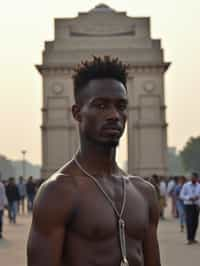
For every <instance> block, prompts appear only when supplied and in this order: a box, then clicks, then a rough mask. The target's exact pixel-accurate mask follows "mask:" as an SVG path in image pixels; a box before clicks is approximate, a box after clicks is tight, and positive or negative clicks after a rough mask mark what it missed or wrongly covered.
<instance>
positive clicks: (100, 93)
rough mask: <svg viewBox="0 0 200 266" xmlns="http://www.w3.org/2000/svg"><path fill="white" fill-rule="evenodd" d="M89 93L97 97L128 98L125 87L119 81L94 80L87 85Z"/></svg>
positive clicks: (108, 79)
mask: <svg viewBox="0 0 200 266" xmlns="http://www.w3.org/2000/svg"><path fill="white" fill-rule="evenodd" d="M86 90H87V93H89V94H90V95H91V96H97V97H119V96H120V97H123V98H124V97H126V96H127V91H126V88H125V86H124V85H123V84H122V83H121V82H120V81H118V80H115V79H111V78H106V79H94V80H91V81H90V82H89V83H88V85H87V89H86Z"/></svg>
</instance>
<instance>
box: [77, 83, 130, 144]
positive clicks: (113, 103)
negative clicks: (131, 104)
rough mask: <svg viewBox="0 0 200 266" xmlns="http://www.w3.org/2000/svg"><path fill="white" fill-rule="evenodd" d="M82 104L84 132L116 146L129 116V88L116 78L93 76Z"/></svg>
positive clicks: (96, 141) (87, 137)
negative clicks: (127, 89) (95, 77)
mask: <svg viewBox="0 0 200 266" xmlns="http://www.w3.org/2000/svg"><path fill="white" fill-rule="evenodd" d="M82 97H83V103H82V105H81V107H80V114H79V115H80V119H79V128H80V134H81V135H82V136H85V138H86V139H88V140H89V141H92V142H94V143H97V144H105V145H108V146H111V147H115V146H117V145H118V143H119V139H120V137H121V136H122V134H123V132H124V127H125V123H126V119H127V104H128V100H127V92H126V89H125V87H124V85H123V84H122V83H121V82H119V81H117V80H114V79H96V80H91V81H90V82H89V83H88V85H87V87H85V88H84V92H83V95H82Z"/></svg>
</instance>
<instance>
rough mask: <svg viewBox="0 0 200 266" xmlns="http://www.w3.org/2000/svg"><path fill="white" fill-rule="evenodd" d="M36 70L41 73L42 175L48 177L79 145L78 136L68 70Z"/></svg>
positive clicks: (41, 68) (39, 67) (69, 157)
mask: <svg viewBox="0 0 200 266" xmlns="http://www.w3.org/2000/svg"><path fill="white" fill-rule="evenodd" d="M38 70H39V71H40V73H41V74H42V76H43V108H42V126H41V129H42V145H43V146H42V172H41V175H42V177H44V178H47V177H48V176H50V175H51V174H52V173H54V172H55V171H56V170H57V169H58V168H60V167H61V166H62V165H63V164H64V163H65V162H66V161H68V160H70V159H71V158H72V155H73V154H74V152H75V150H76V149H77V147H78V143H77V142H78V136H77V128H76V124H75V121H74V120H73V119H72V113H71V106H72V104H73V88H72V78H71V71H70V70H69V69H64V68H61V69H59V68H58V67H56V68H53V67H51V68H48V69H47V68H43V67H42V66H38Z"/></svg>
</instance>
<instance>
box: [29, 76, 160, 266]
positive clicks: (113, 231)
mask: <svg viewBox="0 0 200 266" xmlns="http://www.w3.org/2000/svg"><path fill="white" fill-rule="evenodd" d="M72 112H73V116H74V118H75V119H76V120H77V121H78V123H79V131H80V150H79V152H78V153H77V159H78V161H79V162H80V164H81V165H82V166H83V167H84V168H85V169H87V171H88V172H89V173H90V174H92V175H93V176H95V177H96V179H98V181H99V182H100V183H101V185H102V186H103V188H104V190H105V191H106V192H107V194H108V195H109V196H110V198H111V199H112V200H113V202H114V203H115V206H116V207H117V209H118V210H119V211H120V209H121V205H122V198H123V190H122V179H121V176H127V175H126V174H125V173H124V172H123V171H122V170H121V169H120V168H119V167H118V165H117V163H116V160H115V155H116V147H117V145H118V142H119V139H120V137H121V136H122V133H123V131H124V127H125V123H126V119H127V92H126V89H125V87H124V86H123V84H122V83H120V82H119V81H117V80H114V79H101V80H92V81H90V82H89V83H88V84H87V86H86V88H85V89H84V93H83V94H82V95H81V101H80V102H79V103H77V104H76V105H74V106H73V108H72ZM126 191H127V200H126V206H125V210H124V214H123V219H124V220H125V223H126V227H125V229H126V246H127V258H128V262H129V265H130V266H143V265H144V266H160V256H159V248H158V241H157V225H158V219H159V211H158V204H157V199H156V193H155V191H154V188H153V186H152V185H150V184H149V183H147V182H146V181H144V180H143V179H142V178H139V177H130V176H129V177H126ZM120 261H121V251H120V245H119V237H118V228H117V217H116V214H115V212H114V211H113V208H112V207H111V205H110V203H109V202H108V200H107V199H106V198H105V197H104V195H103V194H102V192H101V191H100V190H99V189H98V188H97V186H96V184H95V183H94V181H92V180H91V179H90V178H89V177H88V176H87V175H85V174H83V173H82V171H81V170H80V169H79V168H78V167H77V165H76V164H75V162H74V160H73V159H72V160H71V161H70V162H68V163H67V164H66V165H65V166H64V167H63V168H62V169H61V170H60V171H59V172H57V173H56V174H54V175H53V176H52V177H51V178H50V179H48V180H47V181H46V182H45V183H44V184H43V185H42V186H41V188H40V190H39V193H38V194H37V197H36V200H35V205H34V211H33V221H32V226H31V230H30V235H29V240H28V266H44V265H45V266H61V265H62V266H67V265H69V266H83V265H84V266H89V265H90V266H94V265H99V266H118V265H120Z"/></svg>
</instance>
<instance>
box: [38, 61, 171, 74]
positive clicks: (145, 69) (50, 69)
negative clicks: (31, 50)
mask: <svg viewBox="0 0 200 266" xmlns="http://www.w3.org/2000/svg"><path fill="white" fill-rule="evenodd" d="M170 64H171V63H170V62H164V63H157V64H155V63H152V64H151V63H144V64H139V63H138V64H128V66H129V67H128V74H129V77H132V75H134V74H138V73H155V72H161V73H164V72H166V71H167V69H168V68H169V66H170ZM35 67H36V68H37V70H38V71H39V72H40V74H51V73H53V74H59V73H62V74H67V75H72V74H73V68H72V67H70V66H69V65H45V64H44V65H36V66H35Z"/></svg>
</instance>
